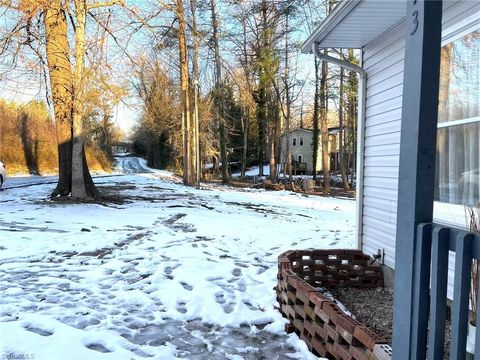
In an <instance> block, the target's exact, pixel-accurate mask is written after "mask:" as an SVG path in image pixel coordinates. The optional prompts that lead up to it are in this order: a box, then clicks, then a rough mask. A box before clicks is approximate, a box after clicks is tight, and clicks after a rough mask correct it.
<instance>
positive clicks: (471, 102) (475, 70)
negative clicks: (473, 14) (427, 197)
mask: <svg viewBox="0 0 480 360" xmlns="http://www.w3.org/2000/svg"><path fill="white" fill-rule="evenodd" d="M478 64H480V30H475V31H473V32H471V33H469V34H467V35H464V36H462V37H460V38H458V39H456V40H454V41H452V42H450V43H448V44H446V45H445V46H443V47H442V54H441V66H440V93H439V106H438V133H437V159H436V180H435V200H436V201H440V202H446V203H451V204H460V205H477V204H478V203H479V202H480V76H479V75H480V67H479V65H478Z"/></svg>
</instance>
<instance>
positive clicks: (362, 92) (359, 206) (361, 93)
mask: <svg viewBox="0 0 480 360" xmlns="http://www.w3.org/2000/svg"><path fill="white" fill-rule="evenodd" d="M313 53H314V54H315V56H316V57H317V58H319V59H321V60H323V61H326V62H329V63H332V64H335V65H338V66H341V67H344V68H345V69H348V70H351V71H354V72H356V73H357V74H358V75H359V77H360V81H359V82H358V123H357V170H356V171H357V180H356V184H357V186H356V211H355V220H356V223H357V226H356V228H355V238H356V239H357V248H358V249H359V250H362V224H363V220H362V218H363V164H364V159H365V113H366V112H365V102H366V95H367V72H366V71H365V70H364V69H363V68H362V67H361V66H358V65H355V64H352V63H351V62H349V61H346V60H342V59H337V58H334V57H332V56H329V55H325V54H323V53H322V52H321V51H320V46H319V44H318V43H314V44H313Z"/></svg>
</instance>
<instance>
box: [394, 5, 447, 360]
mask: <svg viewBox="0 0 480 360" xmlns="http://www.w3.org/2000/svg"><path fill="white" fill-rule="evenodd" d="M441 31H442V0H438V1H427V0H414V1H409V2H408V5H407V17H406V44H405V68H404V82H403V105H402V129H401V142H400V173H399V183H398V207H397V240H396V250H395V290H394V294H395V295H394V316H393V359H395V360H408V359H419V358H421V355H419V352H418V349H419V348H420V349H423V345H422V344H418V340H419V339H418V337H417V338H415V336H413V334H414V333H415V332H414V331H413V328H414V327H415V326H418V324H415V323H414V322H413V321H412V319H413V313H412V309H413V308H415V307H416V306H419V304H415V303H414V299H415V298H417V299H418V296H415V294H414V286H413V284H414V282H415V281H418V276H419V274H415V271H414V269H415V268H417V269H418V268H419V267H418V266H415V264H416V263H417V262H423V261H428V260H429V259H422V258H418V257H417V258H416V257H415V248H416V247H417V238H416V236H417V225H418V224H420V223H428V222H431V221H432V219H433V188H434V186H433V185H434V179H435V152H436V151H435V145H436V137H437V115H438V87H439V76H440V49H441ZM415 289H416V288H415ZM427 314H428V312H427ZM414 352H415V353H414ZM420 352H421V351H420ZM423 359H425V356H423Z"/></svg>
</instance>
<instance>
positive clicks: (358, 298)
mask: <svg viewBox="0 0 480 360" xmlns="http://www.w3.org/2000/svg"><path fill="white" fill-rule="evenodd" d="M328 291H329V292H330V293H331V294H332V295H333V297H334V298H335V299H336V300H338V301H340V302H341V303H342V304H343V305H344V306H345V307H346V308H347V310H349V311H350V312H351V313H352V314H353V316H354V317H355V318H356V319H357V320H359V321H360V322H361V323H363V324H365V325H367V326H368V327H369V328H370V329H371V330H373V331H375V332H376V333H377V334H378V335H380V336H381V337H382V338H384V339H385V340H387V342H388V343H389V344H392V323H393V291H392V290H390V289H388V288H386V287H383V288H382V287H377V288H370V289H362V288H354V287H348V288H347V287H343V286H338V287H334V288H331V289H328Z"/></svg>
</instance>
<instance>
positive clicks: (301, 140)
mask: <svg viewBox="0 0 480 360" xmlns="http://www.w3.org/2000/svg"><path fill="white" fill-rule="evenodd" d="M300 145H303V136H301V137H300Z"/></svg>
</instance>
